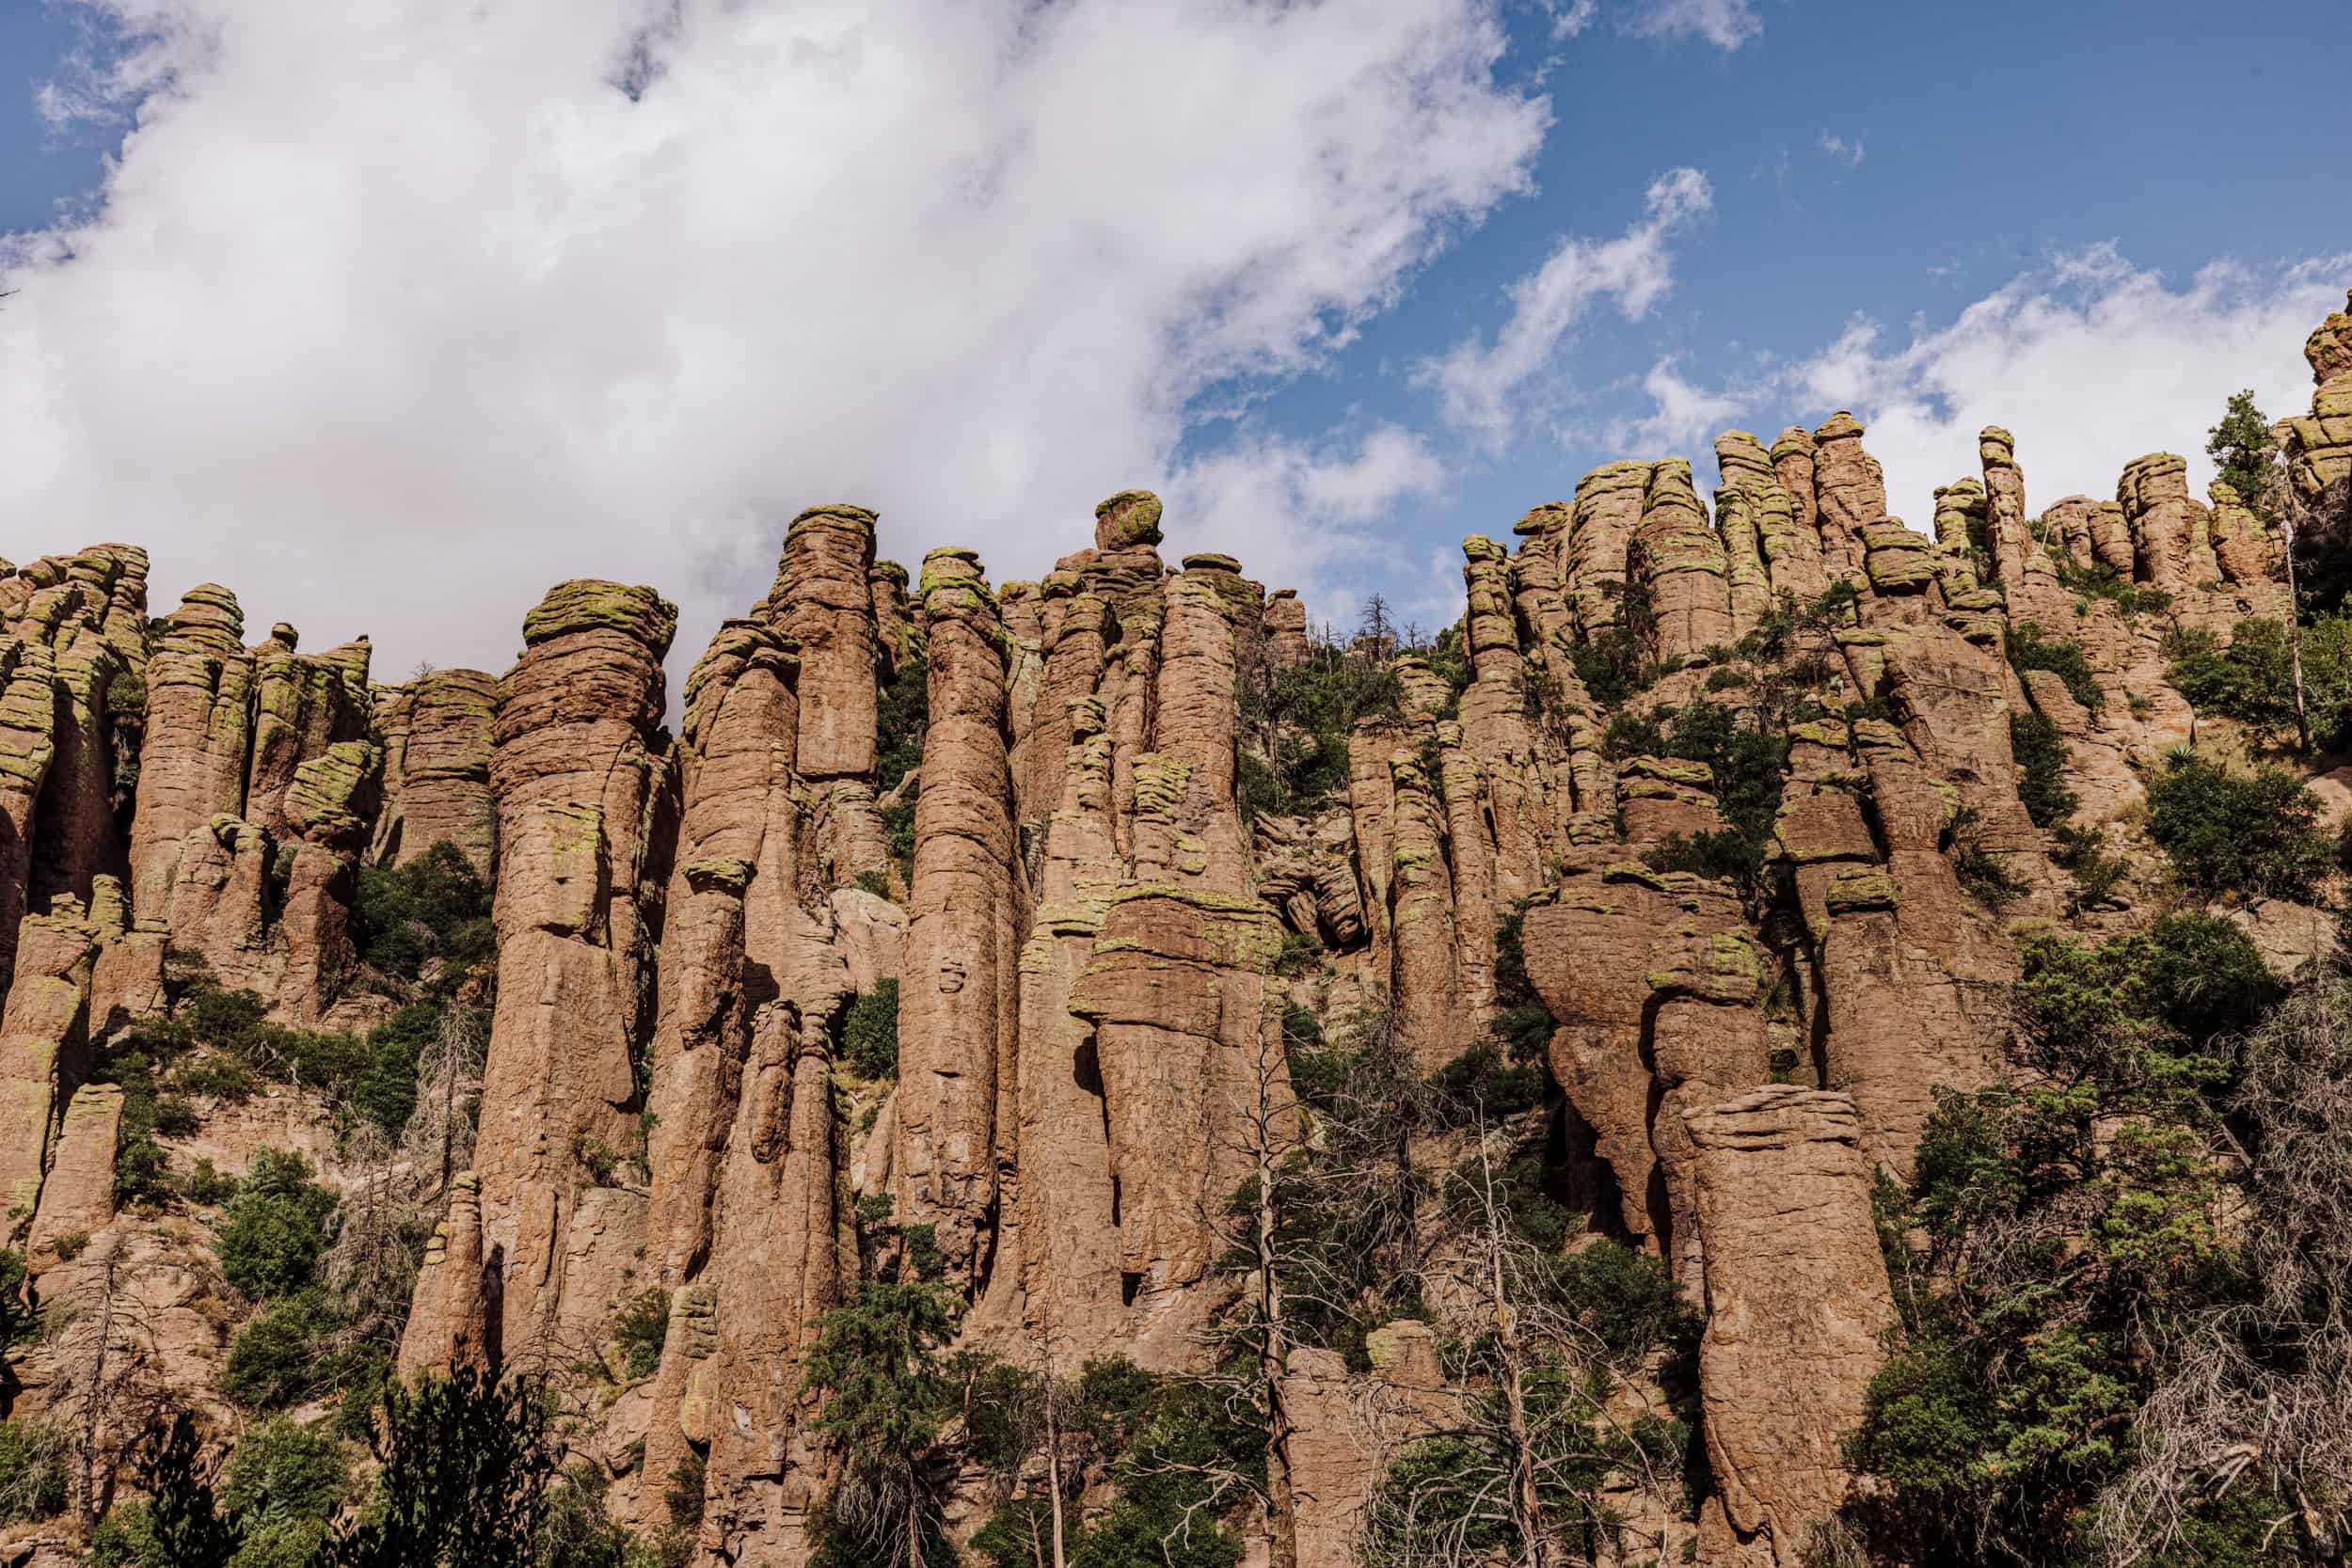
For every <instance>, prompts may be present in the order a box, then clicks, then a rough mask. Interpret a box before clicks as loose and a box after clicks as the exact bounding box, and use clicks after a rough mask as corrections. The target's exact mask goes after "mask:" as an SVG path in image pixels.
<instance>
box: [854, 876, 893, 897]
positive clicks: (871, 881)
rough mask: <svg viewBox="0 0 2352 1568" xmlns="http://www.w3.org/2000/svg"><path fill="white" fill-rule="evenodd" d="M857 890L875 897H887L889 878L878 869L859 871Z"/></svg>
mask: <svg viewBox="0 0 2352 1568" xmlns="http://www.w3.org/2000/svg"><path fill="white" fill-rule="evenodd" d="M857 890H858V891H859V892H860V893H868V894H871V895H874V896H875V897H877V898H887V897H889V896H890V879H889V877H888V876H886V875H884V874H883V873H882V872H880V871H861V872H859V873H858V874H857Z"/></svg>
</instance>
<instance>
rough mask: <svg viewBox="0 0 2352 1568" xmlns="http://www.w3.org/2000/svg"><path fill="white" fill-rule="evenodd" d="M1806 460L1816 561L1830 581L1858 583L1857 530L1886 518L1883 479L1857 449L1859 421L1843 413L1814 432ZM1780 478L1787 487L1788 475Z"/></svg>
mask: <svg viewBox="0 0 2352 1568" xmlns="http://www.w3.org/2000/svg"><path fill="white" fill-rule="evenodd" d="M1776 450H1777V449H1776ZM1812 457H1813V496H1814V509H1815V511H1814V515H1815V523H1816V526H1817V527H1819V528H1820V533H1821V559H1822V561H1823V562H1824V564H1825V565H1826V567H1827V569H1828V571H1829V573H1830V575H1831V576H1832V577H1843V578H1846V579H1847V580H1848V581H1850V582H1859V581H1860V580H1861V578H1862V577H1863V575H1864V571H1865V566H1864V560H1865V556H1866V554H1867V546H1865V544H1864V542H1863V538H1862V529H1863V526H1864V525H1865V524H1867V523H1875V522H1877V521H1878V520H1879V519H1881V518H1883V517H1884V516H1885V515H1886V475H1885V473H1884V471H1883V469H1881V468H1880V467H1879V462H1878V459H1877V458H1875V457H1872V456H1871V455H1870V454H1869V453H1868V452H1867V451H1863V450H1862V423H1861V421H1860V420H1856V419H1855V418H1854V417H1853V416H1852V415H1851V414H1849V413H1846V412H1844V411H1843V410H1840V411H1839V412H1837V413H1836V414H1833V415H1831V416H1830V419H1829V422H1828V423H1826V424H1824V425H1822V426H1821V427H1820V429H1818V430H1816V431H1814V433H1813V453H1812ZM1795 466H1796V465H1795V464H1794V463H1792V464H1791V465H1790V467H1792V468H1793V467H1795ZM1781 477H1782V483H1788V478H1789V475H1788V471H1786V470H1784V472H1783V474H1782V476H1781Z"/></svg>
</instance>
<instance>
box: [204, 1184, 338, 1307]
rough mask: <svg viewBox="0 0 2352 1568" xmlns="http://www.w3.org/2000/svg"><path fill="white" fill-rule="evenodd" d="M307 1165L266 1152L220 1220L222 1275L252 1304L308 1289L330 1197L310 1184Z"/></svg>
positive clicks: (332, 1201)
mask: <svg viewBox="0 0 2352 1568" xmlns="http://www.w3.org/2000/svg"><path fill="white" fill-rule="evenodd" d="M310 1176H311V1166H310V1161H308V1160H306V1159H304V1158H303V1157H302V1156H301V1155H299V1154H289V1153H285V1152H282V1151H280V1150H278V1149H274V1148H265V1149H262V1151H261V1152H260V1153H258V1154H256V1155H255V1156H254V1157H253V1165H252V1168H251V1169H250V1170H248V1171H246V1177H245V1180H243V1181H241V1182H239V1183H238V1186H237V1196H235V1197H233V1198H231V1199H230V1201H229V1207H228V1210H227V1212H225V1213H224V1214H223V1215H222V1216H221V1226H220V1239H219V1243H218V1247H217V1251H218V1253H219V1256H220V1269H221V1274H222V1275H224V1276H225V1277H226V1278H227V1279H228V1281H229V1283H230V1285H231V1286H233V1287H235V1288H236V1290H237V1291H239V1292H240V1293H242V1294H244V1295H246V1296H249V1297H251V1298H252V1299H254V1300H256V1301H267V1300H271V1299H274V1298H276V1297H278V1296H286V1295H292V1294H293V1293H294V1292H295V1291H299V1290H301V1289H302V1288H303V1287H305V1286H307V1285H309V1284H310V1281H311V1278H312V1276H313V1275H315V1274H316V1273H317V1271H318V1261H319V1256H320V1254H322V1253H324V1252H325V1251H326V1220H327V1216H328V1215H330V1214H332V1213H333V1212H335V1202H336V1199H335V1195H334V1194H333V1193H330V1192H328V1191H327V1190H326V1188H324V1187H321V1186H318V1185H316V1184H314V1183H313V1182H312V1181H311V1180H310Z"/></svg>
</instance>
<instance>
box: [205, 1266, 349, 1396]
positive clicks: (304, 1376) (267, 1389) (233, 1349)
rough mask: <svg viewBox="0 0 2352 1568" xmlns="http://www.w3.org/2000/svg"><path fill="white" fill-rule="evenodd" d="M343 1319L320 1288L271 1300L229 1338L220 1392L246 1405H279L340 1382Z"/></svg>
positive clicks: (337, 1384)
mask: <svg viewBox="0 0 2352 1568" xmlns="http://www.w3.org/2000/svg"><path fill="white" fill-rule="evenodd" d="M345 1326H346V1323H345V1321H344V1318H343V1316H342V1313H341V1312H339V1311H338V1310H336V1307H335V1304H334V1303H333V1302H332V1301H330V1300H329V1299H328V1298H327V1296H326V1292H325V1291H318V1290H309V1291H299V1292H297V1293H296V1294H294V1295H292V1296H288V1297H286V1298H285V1299H283V1300H281V1301H276V1302H272V1303H271V1304H270V1305H269V1306H268V1307H264V1308H263V1309H262V1311H261V1312H260V1313H259V1314H258V1315H257V1316H255V1317H254V1318H253V1319H252V1320H251V1321H249V1322H248V1323H246V1325H245V1326H244V1327H243V1328H240V1329H239V1330H237V1333H236V1337H235V1338H232V1339H230V1341H229V1361H228V1365H227V1367H226V1368H225V1369H224V1370H223V1371H222V1373H221V1379H220V1388H221V1392H222V1393H224V1394H226V1395H228V1396H229V1398H230V1400H232V1401H234V1402H236V1403H238V1404H241V1405H243V1406H245V1407H246V1409H248V1410H283V1409H285V1408H286V1407H287V1406H289V1405H295V1404H301V1403H303V1402H306V1401H309V1400H312V1399H316V1398H317V1397H319V1396H320V1395H321V1394H324V1393H326V1391H327V1390H329V1389H331V1388H334V1387H336V1386H339V1384H340V1383H341V1382H342V1373H343V1370H344V1369H343V1367H342V1364H341V1363H340V1361H339V1359H338V1356H337V1346H338V1344H339V1342H340V1338H341V1336H342V1332H343V1330H344V1328H345Z"/></svg>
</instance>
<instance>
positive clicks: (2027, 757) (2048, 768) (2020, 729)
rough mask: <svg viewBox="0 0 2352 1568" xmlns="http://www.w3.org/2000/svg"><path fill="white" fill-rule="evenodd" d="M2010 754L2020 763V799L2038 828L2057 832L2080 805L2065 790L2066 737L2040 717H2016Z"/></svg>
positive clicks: (2012, 718) (2011, 722)
mask: <svg viewBox="0 0 2352 1568" xmlns="http://www.w3.org/2000/svg"><path fill="white" fill-rule="evenodd" d="M2009 746H2010V754H2011V755H2013V756H2014V757H2015V758H2016V759H2017V798H2018V800H2021V801H2023V802H2024V803H2025V807H2026V816H2029V817H2031V818H2033V825H2034V826H2035V827H2037V828H2055V827H2057V826H2058V824H2059V823H2061V822H2063V821H2065V820H2066V819H2067V818H2068V817H2069V816H2073V815H2074V808H2075V806H2076V805H2078V804H2080V803H2081V802H2080V800H2079V799H2078V798H2077V797H2076V796H2075V794H2074V791H2073V790H2071V789H2069V788H2067V787H2066V754H2067V753H2066V737H2065V736H2064V735H2062V734H2061V733H2059V730H2058V725H2057V723H2055V722H2054V721H2051V720H2048V719H2045V718H2043V717H2042V715H2041V714H2039V713H2013V714H2010V720H2009Z"/></svg>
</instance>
